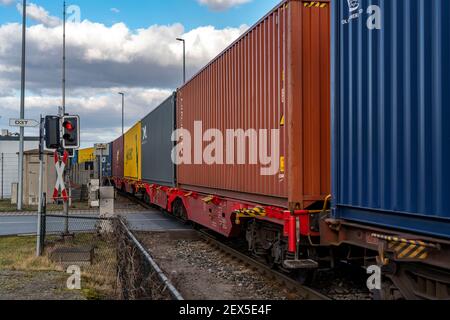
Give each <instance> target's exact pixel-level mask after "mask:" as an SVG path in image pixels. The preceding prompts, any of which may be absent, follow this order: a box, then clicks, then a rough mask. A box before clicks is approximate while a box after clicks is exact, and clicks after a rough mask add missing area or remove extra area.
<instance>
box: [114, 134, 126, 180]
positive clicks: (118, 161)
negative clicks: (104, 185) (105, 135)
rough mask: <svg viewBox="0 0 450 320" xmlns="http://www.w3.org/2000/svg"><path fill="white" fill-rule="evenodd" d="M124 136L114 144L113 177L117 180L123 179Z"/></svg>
mask: <svg viewBox="0 0 450 320" xmlns="http://www.w3.org/2000/svg"><path fill="white" fill-rule="evenodd" d="M123 162H124V152H123V136H121V137H120V138H118V139H116V140H115V141H114V142H113V143H112V175H113V177H115V178H123V172H124V170H123Z"/></svg>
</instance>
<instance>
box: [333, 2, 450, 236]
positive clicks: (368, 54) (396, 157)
mask: <svg viewBox="0 0 450 320" xmlns="http://www.w3.org/2000/svg"><path fill="white" fill-rule="evenodd" d="M353 4H354V7H353V8H354V11H352V12H350V11H351V10H352V8H351V7H349V6H348V2H347V1H343V0H341V1H333V16H334V18H333V21H335V22H334V26H333V43H334V44H333V48H335V51H334V53H333V59H334V61H333V66H334V67H333V73H334V74H333V92H334V94H333V96H334V99H333V126H334V129H333V130H334V141H333V153H334V160H333V181H334V182H333V194H334V202H335V203H334V215H335V217H336V218H341V219H347V220H351V221H357V222H363V223H368V224H373V225H381V226H384V227H388V228H396V229H402V230H406V231H412V232H419V233H425V234H428V235H433V236H437V237H446V238H449V237H450V202H449V201H448V199H447V197H448V195H450V166H448V165H447V163H448V159H449V157H450V148H449V145H450V126H449V125H448V123H449V121H450V107H449V106H450V61H449V59H448V57H449V56H450V41H449V39H450V1H448V0H428V1H421V0H378V1H374V0H372V1H368V0H361V1H355V2H354V3H353ZM357 6H358V7H357ZM358 10H361V12H362V14H361V15H360V16H359V17H357V18H355V19H353V20H351V21H350V22H349V20H348V18H349V17H350V15H351V14H352V13H353V12H358Z"/></svg>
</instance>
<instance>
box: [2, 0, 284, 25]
mask: <svg viewBox="0 0 450 320" xmlns="http://www.w3.org/2000/svg"><path fill="white" fill-rule="evenodd" d="M29 2H33V3H35V4H37V5H39V6H42V7H44V8H45V9H46V10H47V11H49V13H50V14H51V15H53V16H58V17H61V15H62V14H61V12H62V1H59V0H33V1H29ZM278 2H279V1H278V0H253V1H251V2H249V3H245V4H241V5H238V6H237V7H233V8H230V9H229V10H226V11H212V10H210V9H209V8H208V7H206V6H204V5H200V4H199V3H198V2H197V1H196V0H164V1H156V0H150V1H149V0H146V1H142V0H127V1H125V0H95V1H92V0H79V1H68V2H67V4H68V5H71V4H73V5H78V6H79V7H80V8H81V16H82V19H83V20H84V19H88V20H90V21H94V22H100V23H103V24H105V25H112V24H114V23H117V22H124V23H126V25H127V26H128V27H130V28H131V29H138V28H145V27H148V26H150V25H153V24H160V25H167V24H173V23H177V22H179V23H182V24H183V25H184V26H185V27H186V29H188V30H189V29H193V28H196V27H199V26H204V25H213V26H215V27H217V28H224V27H229V26H239V25H242V24H248V25H251V24H253V23H255V22H256V21H258V20H259V19H260V18H261V17H262V16H263V15H264V14H265V13H266V12H268V11H269V10H270V9H272V8H273V7H274V6H275V5H276V4H277V3H278ZM111 8H116V9H118V10H119V11H120V12H118V13H117V12H113V11H111ZM20 19H21V17H20V15H19V14H18V12H17V9H16V8H15V7H14V6H5V7H0V23H2V24H3V23H8V22H20Z"/></svg>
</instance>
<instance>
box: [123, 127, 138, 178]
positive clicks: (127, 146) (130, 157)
mask: <svg viewBox="0 0 450 320" xmlns="http://www.w3.org/2000/svg"><path fill="white" fill-rule="evenodd" d="M141 137H142V134H141V122H140V121H139V122H138V123H137V124H135V125H134V127H132V128H131V129H130V130H128V132H126V133H125V136H124V160H123V167H124V169H123V170H124V171H123V174H124V177H125V178H130V179H135V180H141V177H142V174H141V173H142V162H141V139H142V138H141Z"/></svg>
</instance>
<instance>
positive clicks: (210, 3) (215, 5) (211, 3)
mask: <svg viewBox="0 0 450 320" xmlns="http://www.w3.org/2000/svg"><path fill="white" fill-rule="evenodd" d="M251 1H252V0H197V2H198V3H200V4H201V5H205V6H207V7H208V8H209V9H210V10H213V11H225V10H228V9H230V8H232V7H236V6H239V5H241V4H245V3H248V2H251Z"/></svg>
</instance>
